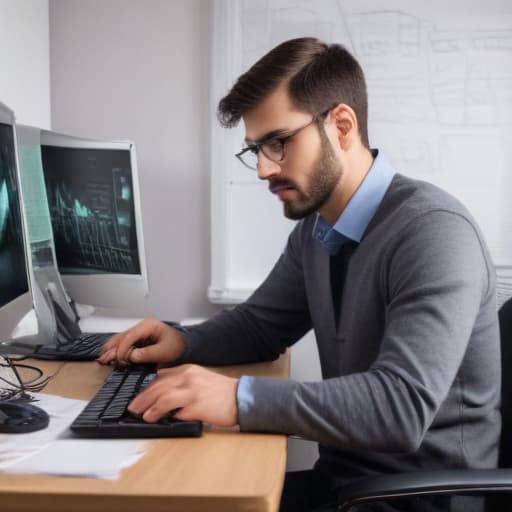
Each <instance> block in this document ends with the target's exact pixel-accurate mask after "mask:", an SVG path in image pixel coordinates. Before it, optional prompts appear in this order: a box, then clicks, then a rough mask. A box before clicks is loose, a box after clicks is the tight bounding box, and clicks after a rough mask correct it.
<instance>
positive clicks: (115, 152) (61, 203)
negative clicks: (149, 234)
mask: <svg viewBox="0 0 512 512" xmlns="http://www.w3.org/2000/svg"><path fill="white" fill-rule="evenodd" d="M41 156H42V165H43V172H44V182H45V186H46V194H47V200H48V208H49V212H50V218H51V224H52V229H53V238H54V244H55V253H56V257H57V263H58V268H59V271H60V274H61V275H62V278H63V281H64V285H65V287H66V290H67V291H68V293H69V295H70V296H71V297H72V298H73V299H75V300H76V301H77V302H81V303H86V304H92V305H99V306H122V305H125V304H126V303H127V302H130V300H134V299H140V297H141V296H144V295H146V294H147V278H146V269H145V258H144V251H143V242H142V221H141V218H140V203H139V190H138V180H137V168H136V159H135V148H134V145H133V143H130V142H115V141H113V142H109V141H93V140H89V139H80V138H76V137H70V136H66V135H62V134H57V133H55V132H48V131H42V132H41Z"/></svg>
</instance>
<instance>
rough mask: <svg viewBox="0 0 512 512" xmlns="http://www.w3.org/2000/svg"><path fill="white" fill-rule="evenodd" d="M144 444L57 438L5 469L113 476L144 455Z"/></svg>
mask: <svg viewBox="0 0 512 512" xmlns="http://www.w3.org/2000/svg"><path fill="white" fill-rule="evenodd" d="M145 445H146V443H145V442H144V441H134V440H124V439H114V440H112V439H108V440H107V439H101V440H98V439H59V440H57V441H54V442H53V443H50V444H47V445H46V446H45V447H44V448H43V449H41V450H39V451H38V452H37V453H34V454H32V455H30V456H28V457H24V458H22V459H21V460H19V461H18V462H15V463H13V464H10V465H9V466H8V467H7V468H6V471H8V472H10V473H32V474H33V473H44V474H46V475H59V476H86V477H93V478H109V479H114V478H118V477H119V474H120V473H121V470H122V469H124V468H125V467H127V466H130V465H132V464H134V463H135V462H137V460H139V458H140V457H142V455H144V448H145Z"/></svg>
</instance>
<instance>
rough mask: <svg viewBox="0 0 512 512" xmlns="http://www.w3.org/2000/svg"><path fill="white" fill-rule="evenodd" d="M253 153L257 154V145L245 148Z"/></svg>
mask: <svg viewBox="0 0 512 512" xmlns="http://www.w3.org/2000/svg"><path fill="white" fill-rule="evenodd" d="M247 149H248V150H249V151H250V152H251V153H252V154H253V155H257V154H258V146H249V147H248V148H247Z"/></svg>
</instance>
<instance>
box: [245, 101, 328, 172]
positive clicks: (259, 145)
mask: <svg viewBox="0 0 512 512" xmlns="http://www.w3.org/2000/svg"><path fill="white" fill-rule="evenodd" d="M330 110H331V109H328V110H325V111H324V112H322V113H320V114H317V115H316V116H313V118H312V119H311V121H309V122H308V123H307V124H305V125H303V126H299V127H298V128H295V130H292V131H291V132H288V133H287V134H285V135H270V136H268V137H263V139H261V140H257V141H255V142H251V143H250V144H248V145H247V147H245V148H244V149H242V151H240V152H238V153H236V154H235V156H236V157H237V158H238V160H240V162H242V164H244V166H245V167H247V168H248V169H251V170H252V171H256V170H257V166H256V167H253V166H251V165H249V164H248V163H247V162H245V161H244V159H243V155H244V154H245V153H247V152H248V151H251V152H252V153H253V154H254V155H255V156H256V158H257V156H258V153H259V152H260V151H261V152H262V153H263V154H264V155H265V158H267V159H268V160H270V161H271V162H274V163H276V164H280V163H282V162H284V159H285V158H286V145H287V144H288V142H289V141H290V139H291V138H292V137H294V136H295V135H297V134H298V133H299V132H301V131H302V130H304V129H306V128H307V127H308V126H310V125H312V124H313V123H316V122H317V121H318V120H319V119H322V118H323V117H325V116H326V115H327V114H328V113H329V111H330ZM271 141H276V142H278V143H279V144H281V158H280V159H279V160H276V159H275V158H272V157H270V156H268V155H267V153H265V150H264V149H263V146H264V145H265V144H268V143H269V142H271ZM256 165H257V164H256Z"/></svg>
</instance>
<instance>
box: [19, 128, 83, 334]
mask: <svg viewBox="0 0 512 512" xmlns="http://www.w3.org/2000/svg"><path fill="white" fill-rule="evenodd" d="M16 138H17V143H18V144H17V146H18V170H19V180H20V185H21V196H22V198H23V201H22V212H23V214H24V218H25V221H26V228H27V229H26V237H25V238H26V246H25V247H26V251H27V254H29V255H30V258H29V262H30V271H31V276H32V278H31V282H32V299H33V305H34V309H35V314H36V317H37V318H38V319H39V320H40V321H41V322H42V323H43V324H44V326H47V329H46V330H48V331H49V334H50V337H51V338H53V337H54V336H53V334H54V333H55V329H57V331H59V332H61V333H62V334H65V335H67V336H68V337H76V336H78V335H79V334H80V329H79V327H78V320H79V318H78V315H77V313H76V309H75V308H74V303H73V302H72V300H71V299H70V297H69V295H68V294H67V293H66V290H65V288H64V285H63V283H62V280H61V277H60V274H59V272H58V269H57V259H56V256H55V246H54V241H53V232H52V224H51V220H50V212H49V209H48V200H47V196H46V186H45V182H44V176H43V165H42V158H41V130H40V129H39V128H36V127H32V126H25V125H20V124H18V125H17V126H16Z"/></svg>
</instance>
